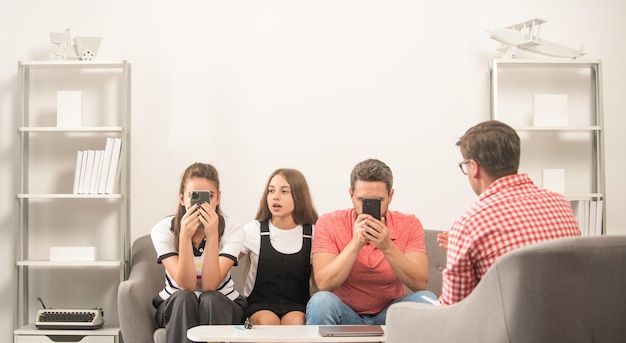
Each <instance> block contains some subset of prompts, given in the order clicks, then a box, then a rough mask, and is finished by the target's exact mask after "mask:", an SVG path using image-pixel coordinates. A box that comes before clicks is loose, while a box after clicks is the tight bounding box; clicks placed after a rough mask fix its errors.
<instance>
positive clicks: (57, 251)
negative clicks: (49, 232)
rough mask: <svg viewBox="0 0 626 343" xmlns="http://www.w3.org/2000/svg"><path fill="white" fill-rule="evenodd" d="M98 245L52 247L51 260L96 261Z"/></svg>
mask: <svg viewBox="0 0 626 343" xmlns="http://www.w3.org/2000/svg"><path fill="white" fill-rule="evenodd" d="M95 260H96V247H50V261H51V262H60V261H64V262H65V261H95Z"/></svg>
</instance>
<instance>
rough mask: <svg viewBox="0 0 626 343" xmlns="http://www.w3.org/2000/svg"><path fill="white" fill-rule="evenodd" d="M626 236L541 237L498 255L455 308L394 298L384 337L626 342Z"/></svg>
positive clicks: (392, 342)
mask: <svg viewBox="0 0 626 343" xmlns="http://www.w3.org/2000/svg"><path fill="white" fill-rule="evenodd" d="M625 290H626V236H603V237H577V238H566V239H560V240H554V241H548V242H543V243H539V244H535V245H531V246H527V247H525V248H522V249H519V250H516V251H513V252H510V253H508V254H506V255H504V256H503V257H502V258H500V259H498V260H497V261H496V263H495V264H494V265H493V266H492V268H491V269H490V270H489V271H488V272H487V274H485V277H484V278H483V279H482V280H481V281H480V283H479V284H478V286H477V287H476V289H474V291H473V292H472V293H471V294H470V295H469V296H468V297H467V298H466V299H464V300H463V301H461V302H459V303H457V304H454V305H451V306H433V305H427V304H418V303H401V304H395V305H393V306H391V307H390V308H389V311H388V313H387V322H386V324H387V342H388V343H400V342H416V341H419V342H428V343H437V342H507V343H518V342H539V343H541V342H549V343H552V342H567V343H577V342H581V343H582V342H607V343H613V342H626V291H625Z"/></svg>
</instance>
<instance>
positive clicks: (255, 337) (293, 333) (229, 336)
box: [187, 325, 386, 342]
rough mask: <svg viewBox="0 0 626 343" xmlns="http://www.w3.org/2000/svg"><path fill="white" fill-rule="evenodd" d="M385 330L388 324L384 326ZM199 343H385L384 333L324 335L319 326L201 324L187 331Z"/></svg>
mask: <svg viewBox="0 0 626 343" xmlns="http://www.w3.org/2000/svg"><path fill="white" fill-rule="evenodd" d="M382 327H383V329H384V330H385V326H384V325H382ZM187 338H189V339H190V340H192V341H196V342H385V341H386V337H385V335H383V336H367V337H363V336H361V337H322V336H320V334H319V325H256V326H254V327H253V328H252V329H244V328H243V325H200V326H196V327H194V328H191V329H189V330H188V331H187Z"/></svg>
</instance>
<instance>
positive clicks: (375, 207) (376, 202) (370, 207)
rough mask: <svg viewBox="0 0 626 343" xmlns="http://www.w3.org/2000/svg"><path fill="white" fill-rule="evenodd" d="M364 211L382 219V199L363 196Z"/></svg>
mask: <svg viewBox="0 0 626 343" xmlns="http://www.w3.org/2000/svg"><path fill="white" fill-rule="evenodd" d="M363 213H366V214H369V215H371V216H372V217H374V218H376V219H378V220H380V199H379V198H363Z"/></svg>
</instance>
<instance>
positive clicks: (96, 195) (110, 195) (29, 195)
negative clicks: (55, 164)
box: [17, 193, 122, 199]
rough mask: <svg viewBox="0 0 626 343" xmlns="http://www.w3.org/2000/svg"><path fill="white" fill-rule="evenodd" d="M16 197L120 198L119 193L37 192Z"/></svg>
mask: <svg viewBox="0 0 626 343" xmlns="http://www.w3.org/2000/svg"><path fill="white" fill-rule="evenodd" d="M17 197H18V199H121V198H122V195H121V194H55V193H39V194H24V193H20V194H18V195H17Z"/></svg>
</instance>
